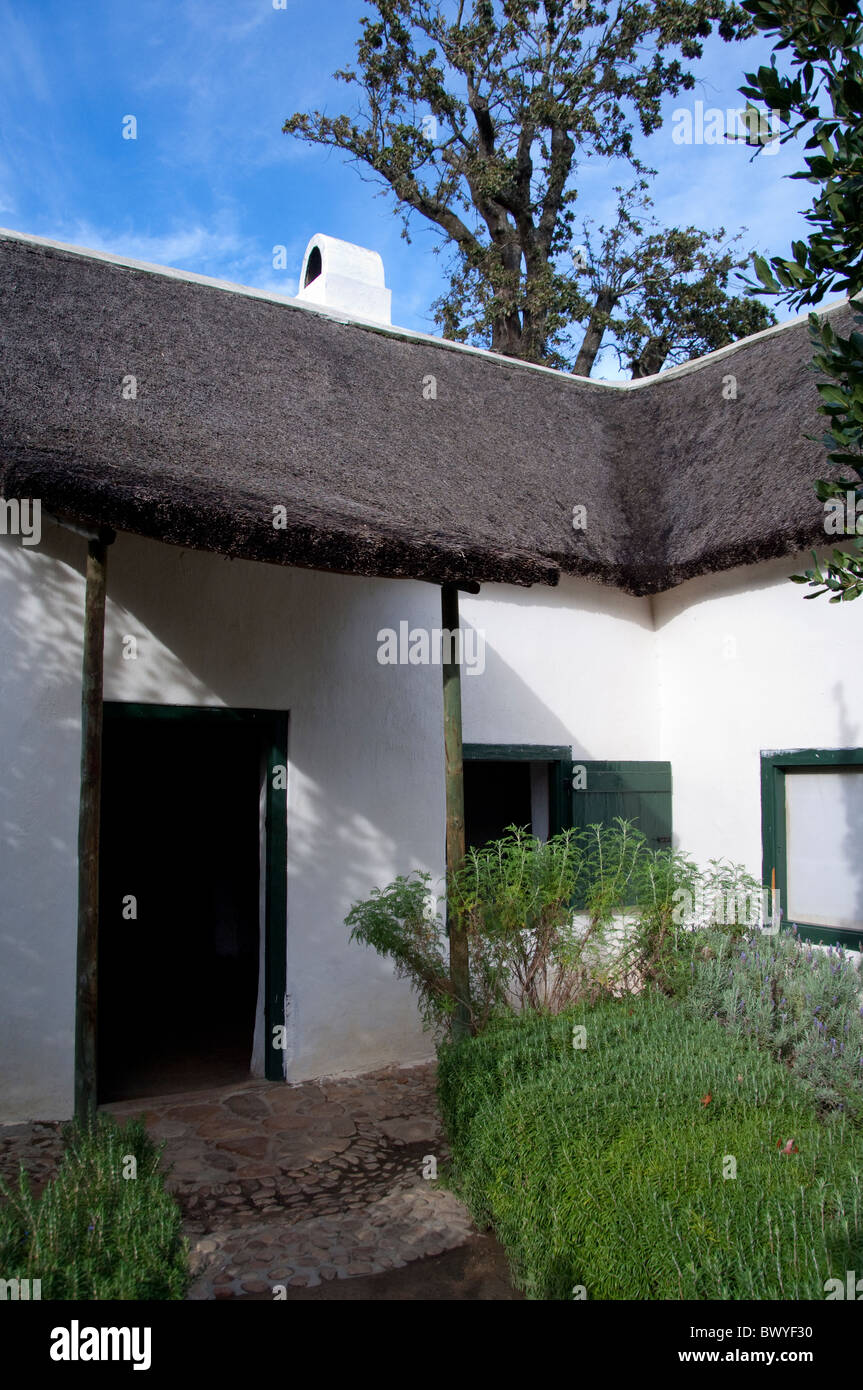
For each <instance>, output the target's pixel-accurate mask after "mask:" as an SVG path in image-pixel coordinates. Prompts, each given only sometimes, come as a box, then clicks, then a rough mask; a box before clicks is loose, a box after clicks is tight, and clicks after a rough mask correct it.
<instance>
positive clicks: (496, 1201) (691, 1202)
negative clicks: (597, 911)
mask: <svg viewBox="0 0 863 1390" xmlns="http://www.w3.org/2000/svg"><path fill="white" fill-rule="evenodd" d="M575 1025H583V1026H584V1027H585V1029H586V1046H585V1047H584V1048H583V1049H581V1048H578V1047H574V1046H573V1039H574V1033H573V1028H574V1026H575ZM439 1094H440V1101H441V1106H442V1111H443V1116H444V1122H445V1125H446V1129H447V1132H448V1135H449V1138H450V1142H451V1146H452V1165H453V1166H452V1176H453V1178H454V1181H455V1185H456V1187H457V1190H459V1191H460V1193H461V1195H462V1196H463V1197H464V1198H465V1200H466V1201H467V1203H468V1205H469V1206H470V1208H471V1210H472V1212H473V1214H474V1217H475V1219H476V1220H477V1221H478V1222H479V1223H480V1224H482V1225H488V1224H490V1225H493V1226H494V1228H495V1230H496V1232H497V1235H498V1237H499V1238H500V1240H501V1241H502V1243H503V1245H504V1247H505V1248H506V1250H507V1253H508V1255H509V1258H510V1262H511V1265H512V1269H513V1275H514V1278H515V1280H516V1282H517V1283H518V1285H519V1286H520V1287H522V1288H523V1289H524V1290H525V1291H526V1292H527V1294H528V1296H529V1297H532V1298H545V1299H565V1298H571V1297H572V1296H573V1290H574V1289H575V1288H576V1287H577V1286H583V1287H584V1288H585V1289H586V1293H587V1297H588V1298H598V1299H649V1300H658V1299H735V1300H736V1299H747V1298H753V1299H772V1298H776V1299H809V1298H817V1299H820V1298H823V1297H824V1283H825V1281H826V1280H827V1279H828V1278H831V1277H841V1278H844V1276H845V1271H846V1270H848V1269H859V1268H861V1267H863V1192H861V1185H860V1184H861V1170H863V1151H861V1144H860V1140H859V1137H858V1136H857V1135H856V1134H855V1133H854V1131H853V1130H851V1129H850V1128H849V1127H848V1126H847V1123H846V1121H845V1119H844V1117H842V1116H834V1118H833V1121H832V1122H831V1123H830V1124H828V1125H823V1124H820V1123H819V1121H818V1118H817V1115H816V1112H815V1107H814V1105H813V1104H812V1103H811V1100H810V1098H809V1096H808V1094H807V1092H806V1091H805V1089H804V1088H803V1086H802V1085H801V1084H800V1082H799V1081H797V1080H796V1079H795V1078H794V1077H793V1076H792V1075H790V1073H789V1072H788V1070H787V1068H785V1067H784V1066H782V1065H781V1064H779V1063H777V1062H775V1061H773V1060H772V1059H771V1058H770V1057H769V1056H767V1055H766V1054H765V1053H764V1052H762V1051H760V1050H759V1049H758V1048H757V1047H755V1046H754V1045H753V1044H752V1043H750V1042H748V1041H747V1040H746V1039H744V1038H742V1037H738V1036H734V1035H733V1034H732V1033H729V1032H728V1031H727V1030H725V1029H724V1028H723V1027H722V1026H721V1025H720V1024H719V1023H718V1022H717V1021H715V1020H702V1019H693V1018H691V1017H687V1016H686V1015H685V1013H684V1012H683V1010H682V1009H681V1008H680V1007H679V1006H678V1005H676V1004H675V1003H674V1002H672V1001H670V1000H669V999H667V998H666V997H664V996H662V995H661V994H658V993H653V994H650V995H645V996H643V997H641V998H639V999H625V1000H616V1001H609V1002H604V1003H602V1004H600V1005H598V1006H597V1007H596V1008H595V1009H592V1010H590V1009H584V1008H582V1009H577V1010H573V1011H571V1012H569V1013H567V1014H560V1015H558V1016H557V1017H556V1018H550V1017H548V1016H543V1017H529V1016H527V1015H525V1016H523V1017H522V1018H520V1019H509V1020H505V1021H502V1022H497V1023H494V1024H493V1025H492V1026H491V1027H490V1028H489V1029H488V1030H487V1031H486V1032H485V1033H483V1034H482V1035H481V1036H479V1037H477V1038H471V1039H468V1040H467V1041H465V1042H462V1043H459V1044H456V1045H454V1044H447V1045H445V1046H444V1047H443V1048H442V1049H441V1053H440V1067H439ZM789 1141H791V1150H792V1151H791V1152H787V1153H786V1152H785V1149H786V1147H787V1146H788V1143H789ZM730 1159H733V1160H734V1163H735V1164H736V1177H734V1178H731V1177H728V1178H726V1177H724V1176H723V1173H724V1172H730V1171H731V1165H730V1164H729V1160H730Z"/></svg>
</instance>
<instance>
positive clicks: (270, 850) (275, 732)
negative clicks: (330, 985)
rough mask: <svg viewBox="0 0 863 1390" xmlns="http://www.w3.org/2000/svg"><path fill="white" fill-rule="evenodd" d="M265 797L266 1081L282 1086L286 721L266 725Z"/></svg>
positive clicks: (285, 952)
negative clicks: (277, 782)
mask: <svg viewBox="0 0 863 1390" xmlns="http://www.w3.org/2000/svg"><path fill="white" fill-rule="evenodd" d="M268 727H269V730H270V733H269V741H268V746H267V763H266V766H267V773H266V775H267V794H266V812H265V844H266V859H267V862H266V867H265V872H266V881H265V895H264V901H265V921H266V933H265V935H266V959H265V963H264V1057H265V1061H264V1073H265V1075H266V1078H267V1080H268V1081H284V1079H285V1056H286V1054H285V1052H284V1051H283V1050H281V1049H277V1048H274V1047H273V1030H274V1029H275V1028H284V1027H285V1025H286V1022H287V1019H286V1016H285V1010H286V1002H287V1000H286V996H287V990H288V932H287V923H288V793H287V789H286V788H284V787H283V788H281V789H280V790H276V789H275V787H274V786H273V774H274V771H275V769H276V767H279V766H281V767H284V769H285V774H286V776H285V778H284V780H285V781H287V770H288V716H287V715H286V714H281V715H277V716H276V717H275V718H274V719H273V720H272V721H270V722H269V724H268Z"/></svg>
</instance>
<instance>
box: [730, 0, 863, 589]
mask: <svg viewBox="0 0 863 1390" xmlns="http://www.w3.org/2000/svg"><path fill="white" fill-rule="evenodd" d="M744 9H746V10H748V11H749V12H750V13H751V15H752V17H753V19H754V21H755V23H756V24H757V26H758V28H759V29H761V30H763V31H765V32H766V33H768V34H772V35H775V37H776V44H775V51H774V54H773V57H772V60H771V63H770V65H769V66H765V67H761V68H759V69H758V72H757V73H748V74H747V83H748V85H747V86H746V87H743V88H741V91H742V92H743V93H744V95H745V96H747V97H751V98H754V99H756V100H761V101H765V102H767V104H768V106H770V107H771V108H772V110H773V111H775V112H776V113H777V114H778V115H779V117H780V120H781V123H782V136H781V138H782V140H783V142H784V141H787V140H790V139H792V138H793V137H794V136H796V135H798V134H800V133H803V132H805V133H807V134H808V139H807V141H806V146H805V148H806V150H807V151H809V152H810V153H808V154H807V155H806V156H805V160H804V163H805V168H803V169H801V170H799V171H798V172H797V173H795V174H792V176H791V177H792V178H796V179H803V180H805V181H806V182H808V183H812V184H815V185H816V189H817V192H816V195H815V198H814V200H813V203H812V206H811V207H810V209H809V211H808V212H807V213H806V218H807V221H808V222H809V223H810V225H811V227H812V229H813V230H812V233H811V235H810V237H809V240H808V242H806V241H795V242H793V243H792V247H791V257H790V258H786V257H780V256H774V257H772V258H771V260H770V262H769V263H768V262H767V261H765V260H764V259H763V258H761V257H755V270H756V273H757V275H758V278H759V280H760V282H761V285H762V287H763V289H764V291H766V292H767V293H769V294H772V295H775V296H777V297H778V298H781V299H783V300H785V301H786V302H787V303H789V304H791V305H793V306H794V307H796V308H803V307H804V306H806V305H810V304H818V303H820V301H821V300H823V299H824V297H825V295H827V294H829V293H839V294H841V293H845V294H848V295H849V296H851V297H852V298H853V297H855V296H857V295H859V294H860V292H861V290H863V54H861V46H863V19H861V15H860V9H859V5H858V4H857V3H856V0H803V3H801V0H744ZM780 52H781V53H786V54H787V56H788V65H787V66H788V69H789V70H788V71H785V72H780V70H779V68H778V66H777V61H776V54H777V53H780ZM855 310H856V312H855V314H854V319H855V323H856V327H855V328H854V330H853V331H852V332H851V333H850V335H848V336H842V335H841V334H838V333H836V332H835V331H834V329H833V328H832V327H831V325H830V324H829V323H828V322H827V321H826V320H820V319H819V317H818V315H817V314H815V313H811V314H810V316H809V323H810V332H811V336H812V340H813V345H814V347H815V356H814V360H813V365H814V367H815V369H816V370H817V371H818V372H819V373H820V374H821V375H822V376H823V377H825V378H826V380H824V381H822V382H821V383H820V384H819V386H818V392H819V394H820V396H821V404H820V407H819V409H820V411H821V413H822V414H823V415H824V416H826V418H827V429H826V430H825V432H824V434H823V435H822V440H823V442H824V444H825V445H826V448H827V458H828V461H829V463H831V464H833V465H834V466H835V467H836V469H837V470H842V471H843V475H844V476H842V477H841V478H838V479H837V478H835V477H834V478H832V479H819V480H818V481H817V482H816V484H815V490H816V493H817V495H818V497H819V498H820V499H821V501H822V502H830V501H831V500H833V501H841V502H845V503H846V504H847V502H848V501H849V500H850V501H852V502H853V505H851V506H849V507H848V510H849V511H850V512H851V513H852V521H851V524H850V525H849V527H848V533H849V534H853V535H857V534H858V533H857V529H856V522H855V521H854V519H853V517H855V516H856V510H857V505H858V503H859V504H861V505H863V315H861V314H860V312H859V310H858V309H857V306H856V305H855ZM849 470H850V471H851V473H852V474H853V475H854V476H853V477H852V476H849ZM849 494H850V498H849ZM793 578H794V580H795V582H797V583H799V584H808V585H809V586H810V587H812V588H814V590H815V592H814V593H811V594H807V595H806V597H807V598H817V597H818V596H819V595H820V594H824V593H830V595H831V597H830V602H831V603H841V602H844V601H848V600H851V599H855V598H859V597H860V595H861V593H863V542H861V541H860V540H857V541H856V543H855V545H854V548H853V549H851V550H834V552H833V556H832V558H831V559H830V560H829V561H828V562H827V563H826V565H824V566H823V567H822V566H821V565H819V563H818V559H817V556H816V555H815V553H814V552H813V568H812V569H809V570H807V571H806V572H805V574H802V575H794V576H793Z"/></svg>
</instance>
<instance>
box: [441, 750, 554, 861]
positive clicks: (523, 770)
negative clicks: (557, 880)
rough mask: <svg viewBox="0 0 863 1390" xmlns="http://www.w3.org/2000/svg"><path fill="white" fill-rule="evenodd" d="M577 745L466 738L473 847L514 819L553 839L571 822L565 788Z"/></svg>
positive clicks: (467, 812) (467, 815) (467, 817)
mask: <svg viewBox="0 0 863 1390" xmlns="http://www.w3.org/2000/svg"><path fill="white" fill-rule="evenodd" d="M571 761H572V749H571V748H565V747H557V746H555V745H549V744H494V743H466V744H465V745H464V822H465V842H466V844H467V847H468V849H471V848H473V849H479V848H480V847H481V846H482V845H485V844H487V843H488V842H489V840H497V839H500V837H501V836H502V835H503V834H504V831H505V830H506V827H507V826H508V825H519V826H526V827H527V829H528V830H529V831H530V833H531V834H532V835H537V836H539V838H540V839H543V840H547V839H549V837H550V836H552V835H556V834H557V832H558V831H559V830H562V829H563V827H564V825H565V824H568V823H569V820H568V812H567V810H566V801H565V795H564V788H565V786H568V784H569V778H568V768H569V766H570V763H571Z"/></svg>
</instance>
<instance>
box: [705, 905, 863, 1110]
mask: <svg viewBox="0 0 863 1390" xmlns="http://www.w3.org/2000/svg"><path fill="white" fill-rule="evenodd" d="M861 991H863V976H861V969H860V966H859V965H856V964H855V962H854V960H853V958H852V957H849V956H847V955H846V954H845V952H844V951H843V950H842V948H841V947H830V948H829V950H819V949H818V948H817V947H813V946H811V945H808V944H801V943H800V941H799V939H798V937H797V934H796V929H792V930H790V931H782V932H780V933H779V934H778V935H777V936H773V937H770V936H763V935H759V934H757V933H755V934H752V933H750V934H747V935H746V936H744V937H743V938H741V939H739V940H737V941H734V942H732V941H729V939H728V938H727V937H724V936H722V935H721V934H718V933H716V934H714V936H713V938H712V939H711V944H710V945H709V947H708V951H707V958H706V959H700V960H699V961H698V962H697V964H696V966H695V969H694V972H693V978H692V983H691V986H690V989H689V991H688V1003H687V1007H688V1008H689V1010H690V1012H691V1013H692V1014H693V1015H695V1016H697V1017H700V1018H716V1019H718V1020H720V1021H721V1022H722V1023H723V1024H724V1025H725V1026H726V1028H728V1029H730V1030H731V1031H732V1032H734V1033H737V1034H740V1035H742V1036H746V1037H751V1038H753V1039H754V1040H755V1041H756V1042H757V1043H759V1044H760V1045H761V1046H762V1047H764V1048H766V1049H767V1050H768V1051H769V1052H770V1053H771V1054H772V1055H773V1056H774V1057H776V1058H777V1059H780V1060H783V1061H785V1062H787V1063H788V1065H789V1066H791V1067H792V1068H793V1070H794V1071H795V1073H796V1074H797V1075H798V1076H799V1077H800V1078H801V1079H802V1080H803V1081H804V1082H805V1084H806V1085H807V1086H808V1087H809V1089H810V1090H811V1092H812V1094H813V1096H814V1097H815V1099H816V1100H817V1102H818V1104H819V1106H820V1107H821V1108H822V1110H823V1111H825V1112H826V1111H830V1110H834V1109H836V1110H843V1111H845V1112H846V1113H847V1114H848V1115H849V1116H850V1117H851V1118H852V1119H853V1120H854V1122H855V1123H856V1124H863V1008H861Z"/></svg>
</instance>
